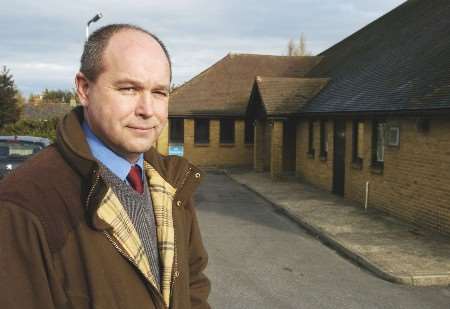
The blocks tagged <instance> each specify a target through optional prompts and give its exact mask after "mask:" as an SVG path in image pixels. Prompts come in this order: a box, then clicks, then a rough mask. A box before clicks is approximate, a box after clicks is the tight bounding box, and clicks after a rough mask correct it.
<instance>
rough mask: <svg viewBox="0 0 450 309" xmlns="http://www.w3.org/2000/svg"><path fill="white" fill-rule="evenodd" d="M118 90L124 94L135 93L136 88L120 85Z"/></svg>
mask: <svg viewBox="0 0 450 309" xmlns="http://www.w3.org/2000/svg"><path fill="white" fill-rule="evenodd" d="M119 91H120V92H122V93H125V94H134V93H136V91H137V89H136V88H134V87H122V88H119Z"/></svg>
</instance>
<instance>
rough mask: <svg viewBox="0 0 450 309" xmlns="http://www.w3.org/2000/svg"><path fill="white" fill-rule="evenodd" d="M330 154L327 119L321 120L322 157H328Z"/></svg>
mask: <svg viewBox="0 0 450 309" xmlns="http://www.w3.org/2000/svg"><path fill="white" fill-rule="evenodd" d="M327 155H328V134H327V123H326V121H324V120H322V121H320V158H321V159H326V158H327Z"/></svg>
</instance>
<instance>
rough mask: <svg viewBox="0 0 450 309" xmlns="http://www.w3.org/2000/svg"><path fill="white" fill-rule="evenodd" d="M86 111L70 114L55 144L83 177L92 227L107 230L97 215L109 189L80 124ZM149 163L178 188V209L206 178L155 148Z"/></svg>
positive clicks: (81, 109) (79, 108) (147, 153)
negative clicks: (100, 174)
mask: <svg viewBox="0 0 450 309" xmlns="http://www.w3.org/2000/svg"><path fill="white" fill-rule="evenodd" d="M82 123H83V108H82V107H81V106H78V107H76V108H74V109H73V110H72V111H71V112H70V113H69V114H67V115H66V116H65V117H64V118H63V119H62V121H61V122H60V124H59V125H58V128H57V135H56V145H57V147H58V150H59V151H60V152H61V154H62V156H63V157H64V159H65V160H66V161H67V162H68V164H69V165H70V166H71V167H72V168H73V169H74V170H75V171H76V172H77V173H78V174H79V175H80V176H81V178H82V181H83V184H84V185H83V187H84V194H83V197H82V198H83V200H84V201H85V204H86V207H87V211H88V213H90V216H89V217H91V218H92V221H91V223H92V225H94V226H96V227H97V228H99V229H105V228H108V226H107V225H105V224H102V222H99V221H98V218H97V217H96V216H95V214H96V211H97V209H98V206H99V205H100V202H101V200H102V199H103V197H104V196H105V194H106V192H107V191H108V187H107V186H106V184H105V183H104V182H103V181H102V180H101V178H100V176H99V165H98V163H97V161H96V159H95V158H94V157H93V155H92V153H91V151H90V149H89V145H88V144H87V142H86V138H85V136H84V132H83V129H82V127H81V124H82ZM144 161H146V162H148V163H149V164H150V165H151V166H152V167H153V168H154V169H155V170H156V171H157V172H158V174H159V175H160V176H161V177H162V178H163V179H164V180H165V181H167V182H168V183H169V184H170V185H171V186H172V187H174V188H175V189H176V193H175V200H176V203H177V205H178V206H181V205H185V204H186V202H187V201H188V200H189V199H190V198H191V197H192V194H193V192H194V191H195V189H196V188H197V186H198V185H199V183H200V181H201V180H202V179H203V173H202V172H201V171H200V170H199V169H198V168H197V167H195V166H194V165H192V164H190V163H189V162H188V161H187V160H185V159H183V158H180V157H177V156H162V155H161V154H159V153H158V151H157V150H156V149H154V147H152V148H151V149H150V150H149V151H148V152H146V153H144Z"/></svg>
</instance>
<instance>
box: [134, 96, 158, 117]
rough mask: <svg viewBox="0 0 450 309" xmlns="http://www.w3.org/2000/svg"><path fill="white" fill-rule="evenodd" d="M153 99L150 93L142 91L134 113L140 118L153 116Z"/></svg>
mask: <svg viewBox="0 0 450 309" xmlns="http://www.w3.org/2000/svg"><path fill="white" fill-rule="evenodd" d="M153 104H154V98H153V95H152V93H151V92H150V91H143V92H142V94H141V96H140V98H139V102H138V105H137V108H136V113H137V114H138V115H140V116H142V117H146V118H148V117H151V116H153V111H154V108H153V107H154V106H153Z"/></svg>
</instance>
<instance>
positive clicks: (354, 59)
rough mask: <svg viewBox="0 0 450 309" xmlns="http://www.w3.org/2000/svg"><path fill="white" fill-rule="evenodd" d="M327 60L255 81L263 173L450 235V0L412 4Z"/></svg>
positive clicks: (251, 110) (253, 104)
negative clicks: (300, 72)
mask: <svg viewBox="0 0 450 309" xmlns="http://www.w3.org/2000/svg"><path fill="white" fill-rule="evenodd" d="M319 58H320V62H319V63H318V64H317V65H316V66H315V67H314V68H313V69H312V70H311V71H309V72H308V73H307V74H306V75H305V76H304V77H303V78H298V79H266V78H264V77H263V78H260V79H256V80H255V82H254V85H253V88H252V95H251V97H250V100H249V105H248V111H247V115H248V117H249V118H251V119H253V120H256V127H255V145H254V148H255V158H254V167H255V168H256V169H257V170H270V172H271V174H272V175H273V176H274V177H277V176H279V175H282V174H283V172H285V171H292V170H295V174H296V175H297V176H298V177H299V178H301V179H303V180H304V181H307V182H310V183H313V184H315V185H317V186H320V187H322V188H324V189H326V190H329V191H332V192H334V193H336V194H339V195H342V196H345V197H347V198H349V199H352V200H355V201H358V202H360V203H361V204H362V205H365V204H366V203H367V205H368V207H376V208H379V209H382V210H384V211H386V212H388V213H391V214H393V215H395V216H398V217H400V218H403V219H404V220H407V221H409V222H413V223H415V224H417V225H419V226H424V227H427V228H432V229H434V230H436V231H439V232H441V233H445V234H450V2H449V1H448V0H436V1H423V0H410V1H407V2H405V3H404V4H402V5H401V6H399V7H398V8H396V9H394V10H393V11H391V12H389V13H388V14H386V15H385V16H383V17H381V18H380V19H378V20H376V21H374V22H373V23H371V24H369V25H368V26H366V27H365V28H363V29H361V30H360V31H358V32H356V33H354V34H353V35H351V36H349V37H348V38H346V39H345V40H343V41H341V42H339V43H338V44H336V45H335V46H333V47H331V48H329V49H328V50H326V51H324V52H323V53H321V54H320V55H319Z"/></svg>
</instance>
